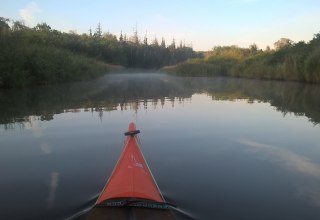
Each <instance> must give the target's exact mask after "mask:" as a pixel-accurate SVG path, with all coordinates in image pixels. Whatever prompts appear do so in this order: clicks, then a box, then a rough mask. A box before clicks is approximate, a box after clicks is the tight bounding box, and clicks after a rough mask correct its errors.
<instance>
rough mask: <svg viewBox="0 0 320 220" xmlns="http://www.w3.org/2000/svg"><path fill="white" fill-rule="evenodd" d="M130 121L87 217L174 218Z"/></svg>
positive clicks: (133, 125) (137, 131)
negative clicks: (109, 172)
mask: <svg viewBox="0 0 320 220" xmlns="http://www.w3.org/2000/svg"><path fill="white" fill-rule="evenodd" d="M138 133H140V131H139V130H136V127H135V124H134V123H130V125H129V129H128V132H126V133H125V135H126V136H127V137H126V140H125V144H124V148H123V151H122V153H121V155H120V158H119V160H118V162H117V164H116V166H115V168H114V170H113V172H112V174H111V176H110V178H109V180H108V182H107V183H106V185H105V187H104V189H103V191H102V193H101V194H100V196H99V198H98V200H97V202H96V205H95V207H94V208H93V209H92V210H91V211H90V213H89V216H88V219H99V220H100V219H175V218H174V215H173V214H172V212H171V210H170V209H169V204H168V203H166V202H165V200H164V198H163V196H162V194H161V193H160V190H159V188H158V186H157V184H156V182H155V180H154V178H153V176H152V173H151V171H150V169H149V167H148V164H147V162H146V160H145V158H144V156H143V154H142V152H141V150H140V146H139V141H138V137H137V135H136V134H138Z"/></svg>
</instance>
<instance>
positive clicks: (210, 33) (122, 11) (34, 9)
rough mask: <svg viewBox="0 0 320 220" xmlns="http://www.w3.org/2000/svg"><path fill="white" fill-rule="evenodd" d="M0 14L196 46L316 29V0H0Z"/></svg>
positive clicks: (267, 39) (307, 35)
mask: <svg viewBox="0 0 320 220" xmlns="http://www.w3.org/2000/svg"><path fill="white" fill-rule="evenodd" d="M0 16H1V17H8V18H11V19H14V20H22V19H24V20H25V21H26V24H28V25H29V26H31V27H32V26H34V25H35V24H36V23H38V22H46V23H48V24H49V25H51V27H52V28H54V29H57V30H61V31H65V32H68V31H69V30H76V31H77V32H78V33H83V32H88V30H89V28H90V27H92V29H95V28H96V25H97V23H98V22H101V25H102V28H103V31H105V32H106V31H110V32H111V33H114V34H117V35H118V34H119V33H120V31H121V30H122V31H123V32H125V33H127V34H128V35H131V34H132V32H133V28H134V27H135V25H137V27H138V32H139V35H140V36H141V37H143V36H144V34H145V33H146V30H147V33H148V37H149V39H152V38H154V37H155V36H156V37H157V38H161V37H165V39H166V40H167V43H171V41H172V38H173V37H174V38H176V41H177V42H179V41H180V40H182V41H183V40H185V41H186V42H192V44H193V47H194V49H195V50H209V49H211V48H212V47H213V46H217V45H238V46H240V47H247V46H248V45H250V44H252V43H256V44H257V45H258V47H259V48H262V49H264V48H265V47H266V46H267V45H270V46H271V47H272V46H273V43H274V42H275V41H277V40H278V39H279V38H281V37H287V38H290V39H292V40H293V41H295V42H297V41H299V40H304V41H309V40H311V39H312V37H313V35H314V34H316V33H319V32H320V1H319V0H211V1H210V0H161V1H156V0H131V1H129V0H113V1H111V0H110V1H107V0H63V1H62V0H60V1H58V0H34V1H29V0H0Z"/></svg>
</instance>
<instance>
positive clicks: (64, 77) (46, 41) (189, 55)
mask: <svg viewBox="0 0 320 220" xmlns="http://www.w3.org/2000/svg"><path fill="white" fill-rule="evenodd" d="M149 41H150V43H149ZM0 48H1V50H0V88H21V87H30V86H36V85H49V84H60V83H64V82H72V81H82V80H89V79H93V78H97V77H99V76H102V75H104V74H105V73H107V72H110V71H118V70H123V69H124V68H135V69H161V71H164V72H167V73H172V74H176V75H181V76H228V77H242V78H254V79H267V80H286V81H300V82H306V83H320V33H318V34H315V35H314V38H313V39H312V40H311V41H310V42H308V43H305V42H303V41H300V42H298V43H294V42H293V41H291V40H290V39H287V38H281V39H280V40H279V41H277V42H275V43H274V48H275V49H274V50H271V49H270V47H267V48H266V49H265V50H262V49H258V47H257V45H255V44H252V45H250V46H249V48H240V47H238V46H216V47H214V48H213V49H212V50H211V51H208V52H195V51H194V50H193V48H192V46H189V45H187V46H186V44H185V43H182V41H181V42H180V44H179V45H176V43H175V39H173V40H172V42H171V44H166V42H165V40H164V38H162V39H161V41H158V39H157V38H154V39H152V40H149V39H148V38H147V36H146V35H145V36H144V38H141V37H139V35H138V31H137V30H135V31H134V33H133V35H132V36H129V37H127V35H126V34H123V33H122V32H121V34H120V36H119V38H117V36H116V35H113V34H111V33H109V32H107V33H103V32H102V29H101V25H100V23H99V24H98V25H97V27H96V29H95V31H92V30H91V28H90V29H89V33H84V34H81V35H80V34H77V33H76V31H70V32H69V33H65V32H60V31H58V30H54V29H52V28H51V27H50V26H49V25H48V24H46V23H41V24H37V25H36V26H35V27H33V28H30V27H27V26H26V25H25V24H24V23H23V22H22V21H13V20H10V19H8V18H3V17H0Z"/></svg>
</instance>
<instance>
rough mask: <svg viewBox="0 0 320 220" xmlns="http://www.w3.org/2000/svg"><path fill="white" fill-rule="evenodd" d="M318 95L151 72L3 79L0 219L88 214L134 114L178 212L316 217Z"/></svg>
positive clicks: (315, 89)
mask: <svg viewBox="0 0 320 220" xmlns="http://www.w3.org/2000/svg"><path fill="white" fill-rule="evenodd" d="M319 95H320V87H319V85H308V84H302V83H295V82H279V81H259V80H248V79H236V78H205V77H175V76H171V75H166V74H159V73H123V74H119V73H118V74H108V75H105V76H104V77H102V78H100V79H97V80H93V81H90V82H78V83H71V84H64V85H59V86H47V87H39V88H29V89H21V90H2V91H0V173H1V178H0V195H1V206H0V219H13V220H15V219H35V220H37V219H48V220H50V219H66V218H70V217H75V216H79V217H78V218H75V219H85V215H86V213H87V210H88V209H90V207H92V205H93V204H94V203H95V200H96V199H97V197H98V195H99V193H100V192H101V190H102V189H103V186H104V184H105V182H106V181H107V179H108V177H109V176H110V174H111V172H112V169H113V167H114V165H115V163H116V162H117V159H118V157H119V155H120V152H121V150H122V147H123V141H124V135H123V133H124V132H125V131H126V129H127V127H128V124H129V122H131V121H133V122H135V123H136V124H137V128H138V129H140V130H141V134H140V141H141V148H142V151H143V153H144V156H145V158H146V160H147V162H148V164H149V167H150V169H151V171H152V173H153V175H154V177H155V179H156V181H157V183H158V186H159V188H160V189H161V191H162V193H163V195H164V197H165V199H166V200H167V201H169V202H171V203H174V204H176V205H177V209H178V212H180V215H181V216H185V217H186V218H187V217H188V216H189V217H190V218H194V219H219V220H224V219H246V220H250V219H259V220H263V219H268V220H269V219H281V220H283V219H290V220H294V219H297V220H298V219H299V220H300V219H304V220H308V219H314V220H318V219H320V124H319V123H320V98H319V97H320V96H319ZM181 213H182V214H181Z"/></svg>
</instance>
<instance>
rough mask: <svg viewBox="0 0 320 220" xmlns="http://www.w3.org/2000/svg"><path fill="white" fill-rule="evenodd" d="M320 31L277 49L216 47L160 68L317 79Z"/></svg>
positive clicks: (185, 73)
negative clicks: (202, 54) (307, 39)
mask: <svg viewBox="0 0 320 220" xmlns="http://www.w3.org/2000/svg"><path fill="white" fill-rule="evenodd" d="M319 60H320V34H316V35H315V36H314V38H313V39H312V40H311V41H310V42H308V43H305V42H298V43H291V42H290V41H289V43H287V44H284V45H282V46H280V47H279V48H276V50H270V49H269V50H265V51H262V50H258V48H257V47H256V46H255V45H251V46H250V48H239V47H237V46H228V47H215V48H214V49H213V50H212V51H209V52H207V54H206V55H205V57H204V58H203V59H190V60H188V61H186V62H182V63H180V64H177V65H174V66H167V67H164V68H163V69H162V70H163V71H165V72H168V73H174V74H177V75H183V76H232V77H243V78H253V79H267V80H287V81H299V82H307V83H320V61H319Z"/></svg>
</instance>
